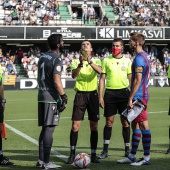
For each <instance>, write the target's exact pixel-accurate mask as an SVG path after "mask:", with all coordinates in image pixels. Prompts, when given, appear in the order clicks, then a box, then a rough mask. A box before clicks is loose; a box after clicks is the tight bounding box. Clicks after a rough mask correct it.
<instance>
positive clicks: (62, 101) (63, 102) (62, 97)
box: [58, 94, 68, 112]
mask: <svg viewBox="0 0 170 170" xmlns="http://www.w3.org/2000/svg"><path fill="white" fill-rule="evenodd" d="M67 101H68V97H67V95H66V94H63V95H60V105H59V109H58V110H59V112H62V111H63V110H64V109H65V108H66V106H67Z"/></svg>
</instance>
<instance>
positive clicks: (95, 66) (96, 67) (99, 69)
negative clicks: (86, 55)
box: [89, 63, 102, 74]
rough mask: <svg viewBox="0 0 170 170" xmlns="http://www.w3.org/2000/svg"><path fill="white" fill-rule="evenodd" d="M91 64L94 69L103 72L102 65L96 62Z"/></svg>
mask: <svg viewBox="0 0 170 170" xmlns="http://www.w3.org/2000/svg"><path fill="white" fill-rule="evenodd" d="M89 64H90V63H89ZM90 66H91V67H92V68H93V70H94V71H95V72H97V73H98V74H101V72H102V68H101V66H98V65H96V64H94V63H91V64H90Z"/></svg>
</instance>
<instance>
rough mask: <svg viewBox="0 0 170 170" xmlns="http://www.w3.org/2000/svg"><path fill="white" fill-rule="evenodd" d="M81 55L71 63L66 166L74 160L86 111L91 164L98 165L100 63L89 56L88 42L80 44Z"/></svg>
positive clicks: (89, 44)
mask: <svg viewBox="0 0 170 170" xmlns="http://www.w3.org/2000/svg"><path fill="white" fill-rule="evenodd" d="M81 50H82V55H81V56H80V58H79V59H75V60H73V61H72V63H71V69H72V78H73V79H74V78H76V84H75V87H74V90H75V91H76V95H75V98H74V105H73V112H72V127H71V131H70V156H69V158H68V160H67V164H72V163H73V161H74V158H75V152H76V144H77V140H78V131H79V128H80V125H81V122H82V120H83V119H84V114H85V111H86V109H87V112H88V119H89V123H90V130H91V134H90V145H91V162H93V163H100V162H101V161H100V160H99V159H98V158H97V156H96V149H97V143H98V120H99V100H98V93H97V89H98V82H97V76H98V74H100V73H101V70H102V69H101V61H100V60H99V59H93V58H92V56H91V52H92V45H91V43H90V42H89V41H88V40H84V41H83V42H82V44H81Z"/></svg>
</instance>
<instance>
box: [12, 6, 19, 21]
mask: <svg viewBox="0 0 170 170" xmlns="http://www.w3.org/2000/svg"><path fill="white" fill-rule="evenodd" d="M11 17H12V21H13V20H17V21H18V13H17V11H16V9H14V10H13V11H12V12H11Z"/></svg>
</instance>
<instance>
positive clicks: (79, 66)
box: [72, 64, 83, 79]
mask: <svg viewBox="0 0 170 170" xmlns="http://www.w3.org/2000/svg"><path fill="white" fill-rule="evenodd" d="M82 67H83V65H80V64H79V65H78V67H77V68H76V69H74V70H72V78H73V79H75V78H76V77H77V75H78V74H79V72H80V70H81V68H82Z"/></svg>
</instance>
